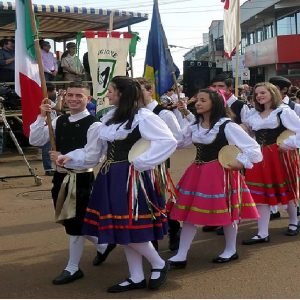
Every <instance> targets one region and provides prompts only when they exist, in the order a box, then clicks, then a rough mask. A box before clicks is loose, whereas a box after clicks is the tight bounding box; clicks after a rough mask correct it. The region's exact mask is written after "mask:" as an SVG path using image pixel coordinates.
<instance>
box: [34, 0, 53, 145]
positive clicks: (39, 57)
mask: <svg viewBox="0 0 300 300" xmlns="http://www.w3.org/2000/svg"><path fill="white" fill-rule="evenodd" d="M28 3H29V8H30V9H29V13H30V23H31V30H32V33H33V37H34V49H35V55H36V59H37V63H38V67H39V74H40V79H41V88H42V93H43V97H44V98H48V93H47V85H46V79H45V74H44V67H43V61H42V54H41V48H40V44H39V38H38V32H37V28H36V23H35V15H34V11H33V5H32V1H31V0H28ZM46 116H47V125H48V129H49V138H50V144H51V149H52V150H53V151H56V145H55V137H54V131H53V127H52V120H51V115H50V112H47V113H46Z"/></svg>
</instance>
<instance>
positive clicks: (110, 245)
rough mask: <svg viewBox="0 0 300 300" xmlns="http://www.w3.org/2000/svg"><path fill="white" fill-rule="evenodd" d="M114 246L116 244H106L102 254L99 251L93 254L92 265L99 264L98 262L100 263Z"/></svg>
mask: <svg viewBox="0 0 300 300" xmlns="http://www.w3.org/2000/svg"><path fill="white" fill-rule="evenodd" d="M114 248H116V244H108V246H107V248H106V250H105V251H104V253H103V254H102V253H101V252H99V251H97V255H96V256H95V258H94V260H93V265H94V266H99V265H100V264H102V263H103V262H104V261H105V260H106V258H107V256H108V254H109V253H110V252H111V251H112V250H113V249H114Z"/></svg>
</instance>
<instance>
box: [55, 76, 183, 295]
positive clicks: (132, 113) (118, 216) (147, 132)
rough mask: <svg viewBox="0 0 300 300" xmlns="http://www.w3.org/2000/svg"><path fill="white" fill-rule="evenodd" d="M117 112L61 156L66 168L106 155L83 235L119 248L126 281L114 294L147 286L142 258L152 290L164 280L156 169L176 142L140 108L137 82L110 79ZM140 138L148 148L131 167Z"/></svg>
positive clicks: (162, 218) (164, 221)
mask: <svg viewBox="0 0 300 300" xmlns="http://www.w3.org/2000/svg"><path fill="white" fill-rule="evenodd" d="M107 96H108V98H109V100H110V104H111V105H115V106H116V108H115V109H113V110H111V111H110V112H109V113H108V114H107V115H105V116H104V117H103V118H102V120H101V122H102V123H95V125H92V126H91V127H90V130H89V131H88V134H87V144H86V146H85V148H83V149H78V150H75V151H72V152H69V153H68V154H66V155H63V156H60V157H59V159H58V163H59V164H60V165H64V167H66V168H72V169H82V168H87V167H91V166H95V165H96V164H97V163H98V162H99V161H100V159H101V157H102V156H103V155H105V156H106V158H105V161H104V162H103V164H102V166H101V168H100V171H99V174H98V176H97V179H96V181H95V184H94V187H93V191H92V195H91V198H90V202H89V205H88V208H87V213H86V217H85V225H84V228H83V233H84V234H87V235H92V236H97V237H98V243H100V244H102V243H110V244H120V245H122V246H123V248H124V251H125V255H126V259H127V262H128V266H129V273H130V277H129V278H128V279H126V280H125V281H123V282H121V283H119V284H116V285H114V286H112V287H110V288H109V289H108V290H107V291H108V292H112V293H117V292H124V291H128V290H132V289H140V288H145V287H146V286H147V283H146V280H145V277H144V271H143V265H142V257H143V256H144V257H145V258H146V259H147V260H148V261H149V263H150V264H151V267H152V270H151V277H150V280H149V282H148V287H149V288H150V289H156V288H158V287H160V286H161V285H162V284H163V283H164V282H165V280H166V273H167V265H166V262H165V261H164V260H163V259H162V258H161V257H160V256H159V255H158V253H157V252H156V250H155V249H154V247H153V245H152V244H151V242H150V241H153V240H160V239H162V238H163V236H164V235H165V234H167V218H166V210H165V199H164V197H163V193H161V191H160V190H161V189H160V180H159V175H158V174H157V172H156V171H155V170H154V168H155V166H157V165H159V164H161V163H162V162H164V161H165V160H166V159H167V158H168V157H170V155H171V154H172V153H173V152H174V151H175V149H176V146H177V142H176V140H175V139H174V137H173V135H172V133H171V131H170V130H169V129H168V127H167V126H166V124H165V123H164V122H163V121H162V120H161V119H160V118H159V117H158V116H156V115H155V114H153V113H152V112H151V111H149V110H148V109H146V108H143V93H142V89H141V86H140V84H139V83H138V82H137V81H135V80H134V79H131V78H129V77H123V76H117V77H114V78H113V79H112V81H111V82H110V84H109V87H108V94H107ZM141 138H143V139H145V140H147V141H149V142H150V143H149V145H150V146H149V147H148V148H147V150H146V151H145V152H143V153H142V154H140V155H138V156H137V157H136V158H134V159H133V161H132V162H131V163H130V162H129V161H128V153H129V151H130V149H131V148H132V146H133V145H134V144H135V143H136V142H137V141H138V140H140V139H141Z"/></svg>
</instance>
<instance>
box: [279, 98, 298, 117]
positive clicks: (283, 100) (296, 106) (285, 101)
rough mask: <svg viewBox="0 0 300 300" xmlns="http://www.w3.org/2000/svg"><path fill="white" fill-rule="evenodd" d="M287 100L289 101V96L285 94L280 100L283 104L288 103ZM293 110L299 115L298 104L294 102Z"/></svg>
mask: <svg viewBox="0 0 300 300" xmlns="http://www.w3.org/2000/svg"><path fill="white" fill-rule="evenodd" d="M289 101H290V98H289V97H288V96H285V97H284V98H283V99H282V102H283V103H284V104H287V105H288V104H289ZM293 110H294V111H295V113H296V114H297V115H298V116H299V117H300V104H298V103H296V102H295V108H294V109H293Z"/></svg>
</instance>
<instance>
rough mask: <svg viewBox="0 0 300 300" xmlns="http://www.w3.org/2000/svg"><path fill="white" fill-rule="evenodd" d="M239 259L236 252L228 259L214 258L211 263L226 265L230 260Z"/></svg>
mask: <svg viewBox="0 0 300 300" xmlns="http://www.w3.org/2000/svg"><path fill="white" fill-rule="evenodd" d="M238 258H239V255H238V254H237V252H235V253H234V254H233V255H232V256H230V257H229V258H224V257H221V256H218V257H216V258H214V259H213V260H212V262H213V263H221V264H222V263H227V262H230V261H232V260H235V259H238Z"/></svg>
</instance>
